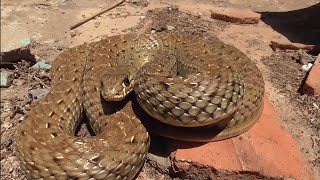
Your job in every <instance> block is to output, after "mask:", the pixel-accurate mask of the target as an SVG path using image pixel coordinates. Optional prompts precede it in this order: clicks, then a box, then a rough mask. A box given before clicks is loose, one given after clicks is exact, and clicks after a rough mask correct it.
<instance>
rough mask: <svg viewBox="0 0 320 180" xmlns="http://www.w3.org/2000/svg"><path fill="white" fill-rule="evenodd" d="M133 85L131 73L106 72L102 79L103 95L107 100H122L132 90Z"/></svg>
mask: <svg viewBox="0 0 320 180" xmlns="http://www.w3.org/2000/svg"><path fill="white" fill-rule="evenodd" d="M133 87H134V83H133V79H132V78H131V77H130V75H129V74H126V73H112V74H106V75H104V76H103V79H102V80H101V95H102V96H103V98H104V99H105V100H106V101H121V100H123V99H124V98H125V97H126V96H127V95H128V94H129V93H130V92H131V91H132V89H133Z"/></svg>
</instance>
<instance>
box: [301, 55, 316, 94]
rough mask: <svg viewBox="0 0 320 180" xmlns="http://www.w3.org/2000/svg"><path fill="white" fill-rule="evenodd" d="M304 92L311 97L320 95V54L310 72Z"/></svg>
mask: <svg viewBox="0 0 320 180" xmlns="http://www.w3.org/2000/svg"><path fill="white" fill-rule="evenodd" d="M303 92H304V93H306V94H309V95H320V54H319V55H318V57H317V59H316V60H315V62H314V64H313V66H312V68H311V70H310V73H309V75H308V77H307V80H306V83H305V85H304V87H303Z"/></svg>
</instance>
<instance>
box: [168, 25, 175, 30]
mask: <svg viewBox="0 0 320 180" xmlns="http://www.w3.org/2000/svg"><path fill="white" fill-rule="evenodd" d="M167 29H168V30H169V31H173V30H175V29H176V28H175V27H174V26H169V25H168V26H167Z"/></svg>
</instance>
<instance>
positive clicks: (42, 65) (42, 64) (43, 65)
mask: <svg viewBox="0 0 320 180" xmlns="http://www.w3.org/2000/svg"><path fill="white" fill-rule="evenodd" d="M51 67H52V66H51V65H50V64H47V63H46V61H45V60H40V61H39V62H37V63H36V64H35V65H33V66H32V67H31V68H34V69H51Z"/></svg>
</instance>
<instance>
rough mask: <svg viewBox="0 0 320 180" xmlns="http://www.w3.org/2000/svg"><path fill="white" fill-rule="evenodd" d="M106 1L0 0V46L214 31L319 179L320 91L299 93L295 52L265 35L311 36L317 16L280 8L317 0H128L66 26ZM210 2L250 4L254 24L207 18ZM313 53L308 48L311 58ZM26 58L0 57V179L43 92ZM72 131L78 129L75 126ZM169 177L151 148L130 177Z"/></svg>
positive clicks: (43, 51) (40, 75)
mask: <svg viewBox="0 0 320 180" xmlns="http://www.w3.org/2000/svg"><path fill="white" fill-rule="evenodd" d="M111 2H112V1H111V0H109V1H102V0H91V1H89V0H79V1H75V0H52V1H48V0H24V1H14V0H13V1H12V0H11V1H10V0H3V1H1V13H2V14H1V51H4V50H5V49H6V48H11V47H14V46H15V42H19V41H20V40H21V39H24V38H27V37H30V38H31V40H32V44H31V47H30V49H31V53H32V54H33V55H34V57H33V58H34V59H33V60H39V59H45V60H46V61H47V62H49V63H50V62H52V61H53V60H54V57H55V56H56V55H57V54H59V53H60V52H61V51H63V50H64V49H66V48H69V47H73V46H76V45H79V44H81V43H83V42H91V41H97V40H99V39H101V38H102V37H105V36H111V35H115V34H123V33H131V32H150V31H185V32H187V33H190V34H195V35H199V36H203V37H211V38H216V39H220V40H221V41H223V42H225V43H227V44H231V45H234V46H235V47H237V48H238V49H240V50H241V51H243V52H244V53H245V54H247V55H248V56H249V57H250V58H251V59H252V60H253V61H255V62H256V63H257V65H258V67H259V69H260V70H261V71H262V73H263V75H264V78H265V81H266V95H267V96H268V97H269V100H270V101H271V103H272V104H273V106H274V108H275V110H276V111H277V113H278V114H279V117H280V120H281V124H282V126H283V127H284V128H285V129H287V130H288V131H289V132H290V133H291V135H292V136H293V138H294V139H295V140H296V141H297V143H298V144H299V147H300V150H301V152H302V154H303V157H304V159H305V160H306V162H307V163H308V165H309V167H310V169H311V170H312V173H313V174H314V175H315V178H316V179H320V157H319V154H320V151H319V150H320V137H319V132H320V128H319V126H320V108H319V106H320V97H319V96H307V95H303V94H301V86H302V85H303V83H304V81H305V77H306V74H307V73H306V72H303V71H301V70H300V67H301V64H299V61H300V60H301V52H299V51H286V52H273V51H272V49H271V48H270V47H269V43H270V41H271V40H283V41H288V40H291V41H295V42H300V43H315V42H317V43H318V44H319V43H320V40H319V37H320V36H316V34H318V35H319V34H320V23H319V21H317V20H316V18H314V17H313V19H312V18H311V21H308V23H306V22H307V20H310V18H309V16H308V13H306V12H305V11H303V12H302V13H300V14H299V12H297V13H298V14H292V13H286V12H287V11H290V10H297V9H302V8H306V7H309V6H312V5H315V4H317V3H319V1H316V0H301V1H299V2H296V1H293V0H290V1H289V0H288V1H287V0H277V1H276V0H264V1H262V0H246V1H240V0H228V1H216V0H212V1H208V0H201V1H194V0H187V1H179V0H177V1H169V0H167V1H153V0H150V1H143V0H131V1H127V2H125V3H124V4H122V5H120V6H118V7H116V8H115V9H113V10H111V11H109V12H107V13H105V14H103V15H101V16H100V17H97V18H95V19H94V20H92V21H90V22H88V23H86V24H84V25H82V26H80V27H78V28H77V29H75V30H73V31H71V30H69V27H70V26H71V25H72V24H73V23H75V22H78V21H79V20H81V19H82V18H84V17H87V16H89V15H91V14H93V13H95V12H97V11H99V10H100V9H101V8H103V7H105V6H107V5H108V4H111ZM211 7H238V8H242V7H245V8H251V9H252V10H256V11H259V12H262V21H260V22H259V23H258V24H257V25H236V24H230V23H226V22H222V21H218V20H213V19H211V18H210V14H209V9H210V8H211ZM316 10H317V11H318V12H320V6H319V5H318V6H316ZM267 11H270V12H267ZM313 16H315V14H314V15H313ZM297 17H299V18H297ZM318 17H320V14H318ZM308 18H309V19H308ZM281 20H282V21H281ZM284 22H285V23H284ZM281 24H284V26H285V27H282V26H281ZM301 24H302V25H301ZM286 27H287V28H286ZM288 27H289V28H288ZM315 55H316V54H309V55H308V56H309V57H310V58H311V59H313V60H314V59H315ZM31 60H32V59H31ZM32 64H33V63H32V62H30V59H22V60H21V61H20V62H17V63H8V62H6V63H2V64H1V70H5V71H9V72H10V73H12V77H13V82H12V85H11V86H10V87H8V88H1V107H0V108H1V179H25V176H24V174H23V172H21V170H20V168H19V165H18V162H17V159H16V157H15V155H14V153H15V151H14V147H13V142H14V134H15V132H16V129H17V126H18V125H19V123H20V122H21V121H23V119H24V117H25V116H26V115H27V113H28V111H29V110H30V107H31V105H32V104H33V103H35V102H36V101H37V99H38V98H40V97H39V96H41V93H44V94H45V93H46V92H47V90H48V89H49V88H50V75H49V72H48V70H35V69H31V68H30V66H31V65H32ZM35 91H36V92H35ZM31 94H36V95H37V96H36V97H35V96H32V95H31ZM79 133H80V135H85V134H86V132H85V131H81V130H80V132H79ZM81 133H82V134H81ZM153 143H154V142H153ZM173 178H179V177H177V175H175V174H174V173H172V172H170V171H166V170H163V168H161V167H159V166H157V165H155V163H154V160H153V158H152V156H150V157H149V158H148V161H147V163H146V164H145V166H144V168H143V170H142V172H141V173H140V175H139V177H138V179H173ZM225 178H226V179H228V177H225Z"/></svg>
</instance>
